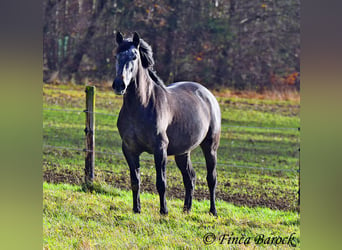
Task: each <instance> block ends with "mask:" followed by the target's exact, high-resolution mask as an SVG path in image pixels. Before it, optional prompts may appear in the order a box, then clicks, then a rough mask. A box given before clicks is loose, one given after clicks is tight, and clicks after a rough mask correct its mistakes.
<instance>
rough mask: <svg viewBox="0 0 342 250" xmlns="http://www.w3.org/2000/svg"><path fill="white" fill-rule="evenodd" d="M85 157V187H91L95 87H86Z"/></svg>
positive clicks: (93, 151) (93, 162) (92, 177)
mask: <svg viewBox="0 0 342 250" xmlns="http://www.w3.org/2000/svg"><path fill="white" fill-rule="evenodd" d="M85 92H86V110H85V112H86V128H85V130H84V132H85V134H86V157H85V168H84V172H85V178H84V180H85V185H86V186H87V187H91V186H92V184H93V180H94V165H95V114H94V112H95V87H94V86H86V90H85Z"/></svg>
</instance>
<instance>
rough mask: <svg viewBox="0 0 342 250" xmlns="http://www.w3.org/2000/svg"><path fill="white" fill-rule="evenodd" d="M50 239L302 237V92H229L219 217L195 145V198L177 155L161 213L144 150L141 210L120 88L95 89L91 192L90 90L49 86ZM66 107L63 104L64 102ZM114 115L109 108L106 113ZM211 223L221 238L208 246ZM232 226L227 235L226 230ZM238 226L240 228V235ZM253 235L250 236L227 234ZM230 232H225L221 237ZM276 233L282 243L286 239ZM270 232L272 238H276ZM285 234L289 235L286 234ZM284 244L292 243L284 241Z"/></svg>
mask: <svg viewBox="0 0 342 250" xmlns="http://www.w3.org/2000/svg"><path fill="white" fill-rule="evenodd" d="M43 94H44V101H43V105H44V107H43V108H44V111H43V119H44V123H43V142H44V146H43V174H44V247H45V248H46V249H65V248H76V249H112V248H113V247H114V246H117V247H118V248H122V247H125V248H126V247H129V248H144V247H146V248H153V247H158V246H159V247H160V246H167V247H172V248H175V247H176V248H177V247H178V248H184V247H190V246H195V247H198V248H201V247H209V246H210V247H211V246H213V247H215V248H217V247H220V246H221V247H223V248H227V245H229V246H230V247H233V248H234V247H238V248H241V247H242V248H243V247H245V248H251V247H252V248H253V246H268V247H276V246H275V245H272V246H271V245H270V244H267V243H268V242H266V244H264V245H262V244H261V245H260V244H257V243H259V242H257V243H256V242H255V240H256V239H255V237H257V235H260V234H264V236H265V239H267V237H278V238H277V239H278V240H279V241H280V239H279V237H283V238H284V237H289V236H290V235H291V233H295V237H296V239H297V240H295V241H296V245H297V247H298V246H299V245H300V244H299V240H298V237H299V235H300V232H299V217H300V216H299V206H298V195H297V191H298V173H297V169H298V164H299V162H298V161H299V160H298V159H299V155H298V148H299V131H298V129H296V128H298V127H299V101H298V100H296V99H294V100H271V99H261V98H242V97H239V96H233V95H232V96H229V95H222V96H218V97H217V99H218V101H219V103H220V105H221V112H222V135H221V137H222V138H221V144H220V148H219V152H218V162H219V164H218V166H217V172H218V187H217V200H218V204H217V210H218V215H219V216H218V217H217V218H215V217H212V216H210V215H209V214H208V210H209V202H208V200H207V199H208V197H209V192H208V190H207V189H208V188H207V184H206V180H205V176H206V171H205V165H204V163H203V162H204V158H203V156H202V153H201V151H200V150H199V149H197V150H195V151H194V152H193V153H192V161H193V165H194V168H195V171H196V174H197V180H196V188H195V199H196V200H195V201H194V205H193V210H192V212H191V213H190V214H183V213H182V212H181V211H182V204H183V201H182V199H183V195H184V189H183V184H182V177H181V174H180V172H179V170H178V169H177V167H176V165H175V163H174V161H173V158H172V157H170V159H169V163H168V166H167V185H168V187H167V201H168V206H169V213H170V214H169V215H168V216H166V217H165V216H160V215H159V214H158V211H159V207H158V206H159V202H158V195H157V191H156V188H155V170H154V165H153V158H152V157H151V156H150V155H148V154H143V155H142V157H141V158H142V162H141V179H142V185H141V188H142V192H143V193H142V197H141V203H142V214H140V215H135V214H133V213H132V212H131V209H132V197H131V193H130V192H129V191H128V190H129V189H130V183H129V171H128V167H127V164H126V162H125V160H124V158H123V156H122V153H121V149H120V145H121V140H120V138H119V134H118V131H117V128H116V119H117V116H116V115H117V114H118V112H119V110H120V107H121V102H122V99H121V97H118V96H115V95H114V94H113V93H112V91H110V90H108V89H104V88H103V89H97V94H96V112H97V114H96V132H95V133H96V151H97V153H96V161H95V165H96V166H95V181H96V189H95V191H94V192H93V193H88V192H84V191H82V183H83V178H84V170H83V169H84V152H83V151H82V150H83V148H84V145H85V143H84V131H83V130H84V128H85V115H84V113H83V112H82V110H84V109H85V93H84V87H82V86H71V85H68V86H66V85H59V86H58V85H44V90H43ZM60 110H64V111H60ZM107 114H110V115H107ZM209 232H212V233H214V234H215V236H216V240H215V241H214V242H213V244H212V245H205V244H204V242H203V237H204V236H205V235H206V234H207V233H209ZM224 234H226V235H225V237H224V238H223V242H222V243H223V244H220V240H219V239H220V238H219V237H220V236H222V235H224ZM232 234H233V235H232ZM228 235H229V236H231V237H239V239H241V237H245V238H247V237H251V240H250V243H249V244H246V245H245V244H231V243H228V237H229V236H228ZM221 239H222V237H221ZM277 239H275V238H274V242H275V241H276V240H277ZM269 241H271V238H269ZM284 242H285V241H284ZM281 246H282V248H292V246H289V245H288V244H284V245H283V244H282V245H281Z"/></svg>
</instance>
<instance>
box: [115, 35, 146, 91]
mask: <svg viewBox="0 0 342 250" xmlns="http://www.w3.org/2000/svg"><path fill="white" fill-rule="evenodd" d="M116 42H117V43H118V49H117V51H116V77H115V79H114V82H113V85H112V88H113V89H114V91H115V93H116V94H118V95H123V94H125V92H126V90H127V87H128V85H129V84H130V83H131V82H132V81H133V79H134V78H135V77H136V75H137V72H138V66H139V65H138V61H139V60H138V58H139V44H140V37H139V35H138V34H137V33H134V35H133V39H125V40H124V39H123V37H122V35H121V33H120V32H118V33H117V34H116Z"/></svg>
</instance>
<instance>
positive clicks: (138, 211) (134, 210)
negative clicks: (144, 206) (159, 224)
mask: <svg viewBox="0 0 342 250" xmlns="http://www.w3.org/2000/svg"><path fill="white" fill-rule="evenodd" d="M133 212H134V213H135V214H140V212H141V211H140V209H133Z"/></svg>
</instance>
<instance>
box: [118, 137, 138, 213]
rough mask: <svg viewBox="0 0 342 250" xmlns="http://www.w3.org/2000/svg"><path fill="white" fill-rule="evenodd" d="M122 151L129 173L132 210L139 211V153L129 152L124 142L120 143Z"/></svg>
mask: <svg viewBox="0 0 342 250" xmlns="http://www.w3.org/2000/svg"><path fill="white" fill-rule="evenodd" d="M122 151H123V153H124V155H125V158H126V161H127V163H128V166H129V170H130V175H131V188H132V193H133V212H134V213H140V211H141V206H140V165H139V154H136V153H133V152H131V151H130V150H129V149H128V148H127V147H126V146H125V144H122Z"/></svg>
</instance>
